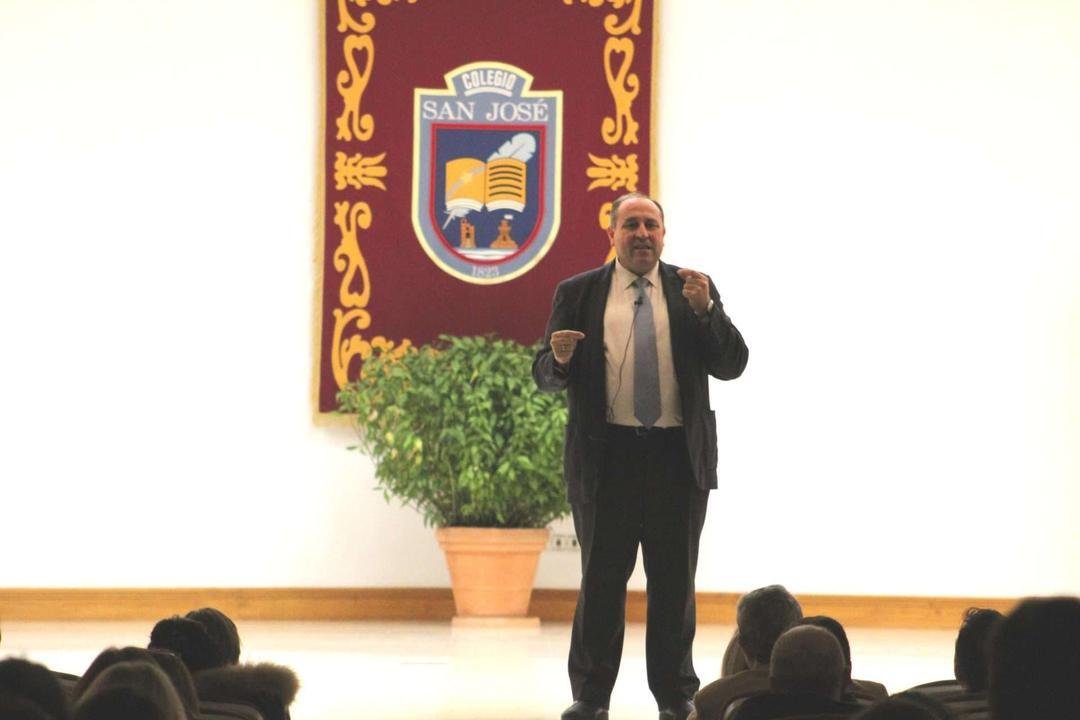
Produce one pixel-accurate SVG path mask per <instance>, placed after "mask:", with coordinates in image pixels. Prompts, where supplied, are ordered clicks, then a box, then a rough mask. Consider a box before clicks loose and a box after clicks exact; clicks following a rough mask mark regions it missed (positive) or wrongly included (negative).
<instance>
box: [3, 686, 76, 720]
mask: <svg viewBox="0 0 1080 720" xmlns="http://www.w3.org/2000/svg"><path fill="white" fill-rule="evenodd" d="M68 717H70V716H68ZM0 718H3V719H4V720H56V718H55V717H53V716H52V715H50V714H49V713H47V712H45V711H44V710H42V709H41V706H40V705H38V704H37V703H36V702H34V701H32V700H27V699H26V698H24V697H20V696H18V695H13V694H9V693H8V691H7V690H0Z"/></svg>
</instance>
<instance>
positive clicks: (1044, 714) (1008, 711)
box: [988, 597, 1080, 720]
mask: <svg viewBox="0 0 1080 720" xmlns="http://www.w3.org/2000/svg"><path fill="white" fill-rule="evenodd" d="M989 666H990V674H989V684H988V690H989V699H990V717H991V718H992V719H993V720H1033V719H1035V718H1037V719H1038V720H1076V718H1080V599H1077V598H1075V597H1050V598H1029V599H1027V600H1024V601H1023V602H1021V603H1020V604H1019V605H1018V606H1017V607H1016V608H1015V609H1014V610H1013V611H1012V612H1011V613H1009V614H1008V615H1007V616H1006V617H1005V619H1004V620H1002V621H1001V622H1000V623H999V624H998V626H997V628H996V630H995V631H994V634H993V636H992V637H991V639H990V663H989Z"/></svg>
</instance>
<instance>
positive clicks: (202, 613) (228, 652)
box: [184, 607, 240, 665]
mask: <svg viewBox="0 0 1080 720" xmlns="http://www.w3.org/2000/svg"><path fill="white" fill-rule="evenodd" d="M184 617H186V618H187V619H189V620H194V621H195V622H198V623H201V624H202V626H203V627H205V628H206V632H207V633H209V634H210V639H211V640H213V641H214V643H215V644H216V645H217V646H218V654H219V658H220V660H221V661H222V662H221V664H222V665H236V664H237V663H238V662H240V633H239V632H237V630H236V623H234V622H233V621H232V619H231V618H230V617H229V616H228V615H226V614H225V613H223V612H221V611H220V610H218V609H217V608H211V607H205V608H200V609H198V610H192V611H191V612H189V613H188V614H187V615H185V616H184Z"/></svg>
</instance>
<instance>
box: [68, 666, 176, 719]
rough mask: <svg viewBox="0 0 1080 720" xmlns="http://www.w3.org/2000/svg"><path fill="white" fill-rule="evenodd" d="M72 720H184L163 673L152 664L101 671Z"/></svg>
mask: <svg viewBox="0 0 1080 720" xmlns="http://www.w3.org/2000/svg"><path fill="white" fill-rule="evenodd" d="M74 717H75V720H117V719H118V718H139V720H185V717H186V716H185V714H184V707H183V705H182V704H181V702H180V698H179V697H178V696H177V694H176V690H175V689H174V688H173V684H172V682H171V681H170V680H169V678H168V677H166V676H165V673H164V672H163V671H162V670H161V668H160V667H158V666H157V664H156V663H154V662H152V661H137V662H120V663H116V664H115V665H111V666H109V667H107V668H105V670H103V671H102V673H101V674H100V675H98V676H97V678H96V679H95V680H94V681H93V682H92V683H90V686H89V687H87V688H86V691H85V692H84V693H83V695H82V697H81V698H80V699H79V701H78V702H77V703H76V704H75V716H74Z"/></svg>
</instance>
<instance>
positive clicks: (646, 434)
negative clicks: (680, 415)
mask: <svg viewBox="0 0 1080 720" xmlns="http://www.w3.org/2000/svg"><path fill="white" fill-rule="evenodd" d="M607 431H608V435H609V436H613V435H621V436H623V437H628V438H659V437H668V436H671V435H675V434H676V433H681V432H682V431H683V428H682V425H675V426H674V427H659V426H657V425H654V426H652V427H651V428H647V427H645V426H643V425H636V426H635V425H615V424H614V423H608V424H607Z"/></svg>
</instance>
